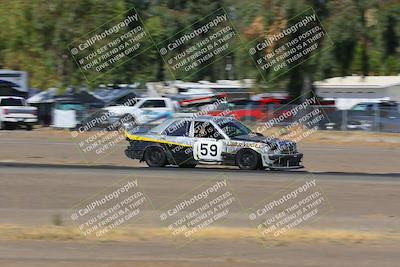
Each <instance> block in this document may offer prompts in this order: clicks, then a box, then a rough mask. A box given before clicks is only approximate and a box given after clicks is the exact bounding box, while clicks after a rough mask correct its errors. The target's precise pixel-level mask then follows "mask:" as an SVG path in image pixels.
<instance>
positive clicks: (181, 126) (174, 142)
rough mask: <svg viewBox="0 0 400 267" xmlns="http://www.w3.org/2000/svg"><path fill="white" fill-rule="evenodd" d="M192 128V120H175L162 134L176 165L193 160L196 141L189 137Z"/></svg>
mask: <svg viewBox="0 0 400 267" xmlns="http://www.w3.org/2000/svg"><path fill="white" fill-rule="evenodd" d="M190 126H191V121H190V120H186V119H182V120H175V121H174V122H172V123H171V124H170V125H169V126H168V127H167V128H165V130H164V131H163V132H162V134H161V139H162V140H163V141H165V144H166V148H167V149H168V151H169V153H170V155H171V156H172V160H173V161H174V162H173V163H174V164H176V165H180V164H182V163H185V162H188V161H192V160H193V144H194V139H193V137H190V136H189V133H190Z"/></svg>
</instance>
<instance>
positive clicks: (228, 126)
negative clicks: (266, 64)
mask: <svg viewBox="0 0 400 267" xmlns="http://www.w3.org/2000/svg"><path fill="white" fill-rule="evenodd" d="M125 137H126V140H127V141H128V142H129V146H128V147H127V148H126V150H125V154H126V156H127V157H129V158H132V159H138V160H140V161H141V162H142V161H145V162H146V163H147V165H148V166H149V167H163V166H166V165H177V166H179V167H182V168H193V167H195V166H196V165H197V164H199V163H208V164H210V163H214V164H221V165H236V166H238V167H239V168H240V169H243V170H256V169H271V170H283V169H298V168H302V167H303V166H302V165H301V164H300V163H301V160H302V158H303V154H302V153H299V152H298V151H297V147H296V143H294V142H291V141H286V140H279V139H273V138H269V137H264V136H263V135H262V134H259V133H254V132H252V131H251V130H250V129H249V128H248V127H246V126H245V125H244V124H242V123H241V122H239V121H237V120H236V119H234V118H233V117H218V116H204V117H196V118H185V117H182V118H170V119H167V120H166V121H164V122H163V123H162V124H160V125H158V126H156V127H154V128H153V129H151V130H149V131H147V132H145V133H135V132H134V131H132V130H131V131H129V130H126V131H125Z"/></svg>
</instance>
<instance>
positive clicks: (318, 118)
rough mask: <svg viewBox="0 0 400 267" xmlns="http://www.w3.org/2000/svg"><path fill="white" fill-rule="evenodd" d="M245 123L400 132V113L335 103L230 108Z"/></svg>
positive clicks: (338, 129) (320, 128)
mask: <svg viewBox="0 0 400 267" xmlns="http://www.w3.org/2000/svg"><path fill="white" fill-rule="evenodd" d="M230 113H231V114H233V115H235V117H237V118H238V119H239V120H241V121H243V122H244V123H245V124H253V123H257V124H268V125H270V126H271V127H273V126H278V127H279V126H290V125H293V124H296V125H297V124H298V125H305V126H306V127H317V128H318V129H319V130H336V131H352V130H359V131H370V132H391V133H400V112H399V111H398V110H397V109H394V108H381V109H379V110H369V111H357V110H337V109H336V108H335V107H334V106H325V105H324V106H316V105H315V106H308V107H307V108H305V109H300V110H299V109H298V106H296V105H286V106H284V107H281V108H275V109H274V108H271V107H269V108H266V109H265V110H264V111H262V112H259V110H257V109H251V108H250V109H244V110H242V112H240V111H239V110H231V111H230Z"/></svg>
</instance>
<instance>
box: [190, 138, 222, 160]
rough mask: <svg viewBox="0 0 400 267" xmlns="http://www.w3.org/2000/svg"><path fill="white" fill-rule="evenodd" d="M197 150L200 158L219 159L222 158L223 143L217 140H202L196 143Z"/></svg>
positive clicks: (197, 156)
mask: <svg viewBox="0 0 400 267" xmlns="http://www.w3.org/2000/svg"><path fill="white" fill-rule="evenodd" d="M196 148H197V149H196ZM196 150H197V151H196ZM195 151H196V158H197V159H198V160H214V161H219V160H221V152H222V144H221V143H220V142H216V141H200V142H198V143H196V144H195Z"/></svg>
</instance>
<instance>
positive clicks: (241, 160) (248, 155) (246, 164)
mask: <svg viewBox="0 0 400 267" xmlns="http://www.w3.org/2000/svg"><path fill="white" fill-rule="evenodd" d="M236 164H237V166H239V168H240V169H242V170H257V169H258V168H259V167H260V165H261V158H260V155H259V154H258V153H257V152H256V151H254V150H252V149H242V150H240V151H239V152H238V153H237V155H236Z"/></svg>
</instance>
